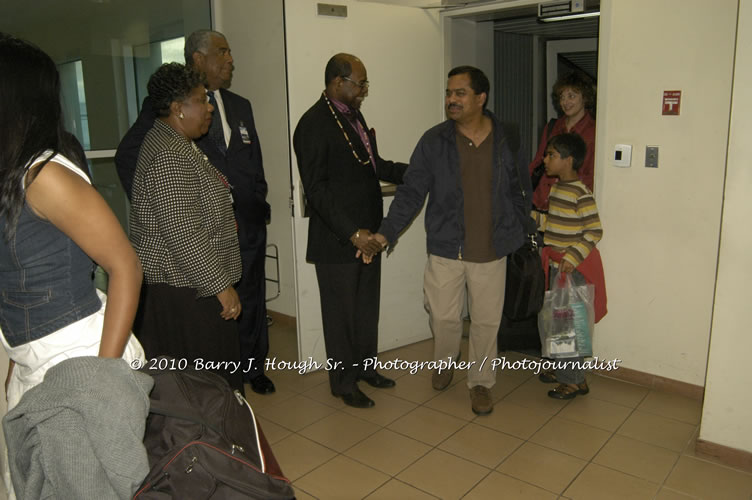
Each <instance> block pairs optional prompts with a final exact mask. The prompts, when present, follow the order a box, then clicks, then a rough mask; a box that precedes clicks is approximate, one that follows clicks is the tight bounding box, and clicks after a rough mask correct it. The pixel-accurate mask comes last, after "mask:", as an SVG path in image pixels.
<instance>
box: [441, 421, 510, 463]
mask: <svg viewBox="0 0 752 500" xmlns="http://www.w3.org/2000/svg"><path fill="white" fill-rule="evenodd" d="M522 443H523V441H522V440H521V439H517V438H516V437H513V436H510V435H509V434H504V433H501V432H498V431H495V430H492V429H489V428H488V427H482V426H480V425H477V424H470V425H467V426H465V427H463V428H462V429H460V430H459V431H457V432H456V433H454V434H452V435H451V436H450V437H449V438H448V439H447V440H446V441H444V442H443V443H441V444H440V445H439V448H440V449H442V450H444V451H446V452H448V453H451V454H453V455H457V456H459V457H461V458H464V459H466V460H470V461H471V462H475V463H477V464H480V465H483V466H484V467H488V468H490V469H493V468H494V467H496V466H497V465H499V464H500V463H501V461H502V460H504V459H505V458H506V457H507V456H508V455H509V454H510V453H512V452H513V451H514V450H516V449H517V447H519V446H520V445H521V444H522Z"/></svg>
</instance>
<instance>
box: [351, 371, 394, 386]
mask: <svg viewBox="0 0 752 500" xmlns="http://www.w3.org/2000/svg"><path fill="white" fill-rule="evenodd" d="M358 380H362V381H363V382H365V383H366V384H368V385H370V386H371V387H376V388H377V389H386V388H389V387H394V386H395V385H396V384H395V382H394V380H392V379H390V378H386V377H385V376H383V375H381V374H380V373H376V372H374V374H373V375H370V376H367V377H358Z"/></svg>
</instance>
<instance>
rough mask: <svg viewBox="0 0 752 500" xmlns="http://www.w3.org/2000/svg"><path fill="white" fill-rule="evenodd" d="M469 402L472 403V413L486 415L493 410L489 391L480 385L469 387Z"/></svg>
mask: <svg viewBox="0 0 752 500" xmlns="http://www.w3.org/2000/svg"><path fill="white" fill-rule="evenodd" d="M470 402H471V403H472V408H473V413H475V414H476V415H488V414H489V413H491V412H492V411H493V402H492V401H491V391H490V389H488V388H487V387H483V386H482V385H476V386H475V387H473V388H472V389H470Z"/></svg>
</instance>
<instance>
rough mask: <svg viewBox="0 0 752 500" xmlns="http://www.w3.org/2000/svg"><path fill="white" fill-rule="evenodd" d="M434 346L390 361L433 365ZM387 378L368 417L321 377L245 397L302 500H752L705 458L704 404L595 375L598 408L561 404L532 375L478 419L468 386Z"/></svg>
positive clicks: (291, 353) (279, 347) (277, 340)
mask: <svg viewBox="0 0 752 500" xmlns="http://www.w3.org/2000/svg"><path fill="white" fill-rule="evenodd" d="M270 341H271V348H272V352H271V353H270V356H277V358H278V359H285V360H295V359H296V356H297V354H296V353H297V350H296V342H297V341H296V336H295V329H294V328H293V327H281V326H277V325H275V326H273V327H272V328H271V329H270ZM432 347H433V346H432V341H430V340H428V341H425V342H421V343H419V344H414V345H411V346H407V347H403V348H400V349H397V350H394V351H390V352H387V353H383V354H382V355H381V356H380V357H379V358H380V359H381V360H387V359H393V358H396V357H399V358H401V359H406V360H417V361H422V360H430V359H432ZM466 352H467V349H466V341H463V353H466ZM503 355H505V356H506V358H507V359H508V360H510V361H511V360H514V359H523V356H522V355H521V354H517V353H503ZM463 359H466V355H465V357H463ZM382 373H383V374H384V375H387V376H390V377H392V378H395V379H396V380H397V386H396V387H395V388H392V389H381V390H377V389H373V388H371V387H369V386H367V385H366V384H363V383H361V389H362V390H363V391H364V392H366V393H367V394H369V396H370V397H371V398H373V399H374V401H375V402H376V406H375V407H374V408H371V409H367V410H358V409H354V408H350V407H347V406H345V405H344V403H343V402H342V400H341V399H338V398H335V397H333V396H332V395H331V393H330V392H329V385H328V382H327V375H326V372H324V371H319V372H314V373H311V374H307V375H299V374H298V373H297V372H295V371H276V372H271V373H269V376H270V377H271V378H272V379H273V380H274V382H275V384H276V386H277V392H276V393H275V394H273V395H270V396H259V395H256V394H254V393H252V392H251V391H250V390H248V391H247V393H248V394H249V396H250V397H249V400H250V401H251V404H252V405H253V407H254V408H255V410H256V414H257V416H258V417H259V420H260V421H261V423H262V425H263V428H264V432H265V433H266V435H267V437H268V439H269V441H270V442H271V444H272V448H273V449H274V452H275V455H276V457H277V459H278V461H279V463H280V465H281V466H282V470H283V471H284V472H285V474H286V475H287V477H288V478H289V479H290V480H291V481H292V483H293V486H294V488H295V491H296V493H297V498H298V499H299V500H307V499H311V498H318V499H321V500H330V499H332V500H333V499H345V500H353V499H360V498H368V499H369V500H374V499H388V500H409V499H433V498H442V499H444V498H446V499H455V498H464V499H553V500H555V499H559V498H561V499H573V500H578V499H594V500H605V499H611V498H613V499H659V500H686V499H690V498H702V499H710V500H721V499H745V500H746V499H751V498H752V474H749V473H746V472H744V471H740V470H736V469H733V468H730V467H727V466H724V465H721V464H719V463H717V462H713V461H711V460H706V459H703V458H698V457H696V456H695V453H694V441H695V439H696V437H697V431H698V425H699V422H700V403H699V402H697V401H693V400H691V399H687V398H684V397H681V396H677V395H674V394H667V393H662V392H658V391H654V390H649V389H647V388H644V387H640V386H637V385H632V384H628V383H624V382H621V381H618V380H614V379H608V378H603V377H598V376H595V375H590V376H589V377H588V380H589V383H590V388H591V391H590V394H589V395H587V396H584V397H583V396H579V397H577V398H575V399H574V400H572V401H568V402H567V401H556V400H553V399H550V398H548V397H547V396H546V391H548V390H549V389H550V388H552V386H548V385H545V384H542V383H540V382H539V381H538V379H537V377H535V376H533V374H532V372H529V371H528V372H525V371H518V372H509V371H507V372H500V373H499V374H498V379H497V384H496V386H495V387H494V390H493V392H492V394H493V397H494V401H495V403H496V406H495V409H494V412H493V413H492V414H491V415H488V416H485V417H477V416H475V415H474V414H473V413H472V412H471V411H470V400H469V396H468V391H467V387H466V383H465V380H464V379H465V375H464V374H462V373H457V374H455V378H454V380H453V381H452V385H451V386H450V387H449V388H448V389H447V390H445V391H443V392H437V391H434V390H433V389H432V388H431V381H430V373H429V372H427V371H426V372H418V373H416V374H412V375H411V374H409V373H407V372H405V371H383V372H382Z"/></svg>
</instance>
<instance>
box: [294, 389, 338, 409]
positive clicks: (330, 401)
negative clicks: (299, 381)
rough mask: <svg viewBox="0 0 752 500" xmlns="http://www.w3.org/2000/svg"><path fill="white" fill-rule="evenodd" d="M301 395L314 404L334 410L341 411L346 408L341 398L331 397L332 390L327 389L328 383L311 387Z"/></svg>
mask: <svg viewBox="0 0 752 500" xmlns="http://www.w3.org/2000/svg"><path fill="white" fill-rule="evenodd" d="M303 395H304V396H306V397H308V398H311V399H313V400H314V401H316V402H319V403H321V404H325V405H326V406H331V407H332V408H336V409H338V410H341V409H342V408H344V407H345V406H347V405H345V402H344V401H342V398H338V397H337V396H332V390H331V389H330V388H329V384H328V383H326V384H319V385H317V386H315V387H311V388H309V389H308V390H307V391H305V392H304V393H303Z"/></svg>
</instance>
